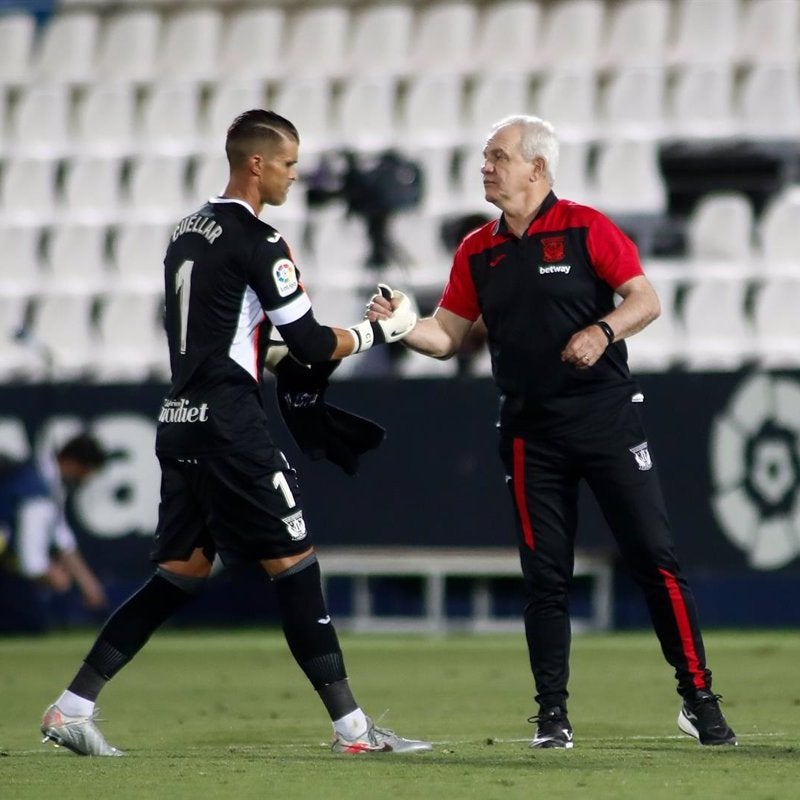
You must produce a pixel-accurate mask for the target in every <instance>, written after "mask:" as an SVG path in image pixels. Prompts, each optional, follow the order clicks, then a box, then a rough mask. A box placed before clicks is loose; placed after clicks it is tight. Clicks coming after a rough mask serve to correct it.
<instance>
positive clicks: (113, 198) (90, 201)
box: [59, 155, 124, 224]
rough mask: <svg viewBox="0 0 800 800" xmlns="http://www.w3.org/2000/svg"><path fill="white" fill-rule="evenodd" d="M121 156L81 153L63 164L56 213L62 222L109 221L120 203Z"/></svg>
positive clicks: (116, 212) (118, 211)
mask: <svg viewBox="0 0 800 800" xmlns="http://www.w3.org/2000/svg"><path fill="white" fill-rule="evenodd" d="M123 169H124V161H123V159H120V158H116V157H114V156H94V155H84V156H78V157H76V158H74V159H71V160H70V161H69V162H67V164H66V169H65V174H64V179H63V180H64V186H63V196H62V203H61V204H60V206H59V216H60V218H61V220H62V221H64V222H72V223H75V222H84V223H93V224H97V223H111V222H115V221H116V220H117V218H118V217H119V214H120V211H121V202H122V175H123Z"/></svg>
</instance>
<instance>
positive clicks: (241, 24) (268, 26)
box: [217, 6, 286, 82]
mask: <svg viewBox="0 0 800 800" xmlns="http://www.w3.org/2000/svg"><path fill="white" fill-rule="evenodd" d="M285 38H286V12H285V11H284V9H283V8H280V7H276V6H244V7H242V8H238V9H234V10H232V11H231V12H230V14H229V15H228V20H227V24H226V25H225V27H224V29H223V32H222V38H221V41H220V53H219V61H218V67H219V73H218V76H217V77H218V78H220V77H221V76H225V80H232V81H234V82H238V81H242V80H246V81H251V80H258V81H266V80H275V79H276V78H279V77H281V76H282V75H283V72H284V64H283V55H284V41H285ZM254 54H257V57H254Z"/></svg>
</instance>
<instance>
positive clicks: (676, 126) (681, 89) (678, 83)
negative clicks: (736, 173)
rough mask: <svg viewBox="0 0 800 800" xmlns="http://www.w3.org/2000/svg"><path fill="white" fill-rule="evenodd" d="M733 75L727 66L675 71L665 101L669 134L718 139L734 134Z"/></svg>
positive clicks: (735, 130) (704, 66)
mask: <svg viewBox="0 0 800 800" xmlns="http://www.w3.org/2000/svg"><path fill="white" fill-rule="evenodd" d="M733 109H734V72H733V69H732V67H731V66H730V65H728V64H689V65H686V66H685V67H680V68H678V69H677V70H676V75H675V83H674V86H673V87H672V89H671V91H670V92H669V95H668V98H667V111H668V113H667V122H668V126H669V130H668V135H670V136H675V137H678V138H682V139H692V138H698V139H702V138H721V137H727V136H732V135H733V134H735V133H736V132H737V129H736V122H735V119H734V113H733Z"/></svg>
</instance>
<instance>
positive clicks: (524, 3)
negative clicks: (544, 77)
mask: <svg viewBox="0 0 800 800" xmlns="http://www.w3.org/2000/svg"><path fill="white" fill-rule="evenodd" d="M541 23H542V8H541V4H540V3H538V2H530V0H505V2H499V3H490V4H489V5H488V6H486V7H485V8H484V10H483V12H482V16H481V18H480V20H479V24H478V30H477V34H476V36H477V42H476V46H475V55H474V57H473V61H474V64H475V67H476V74H477V76H478V77H479V78H480V76H482V75H483V76H486V75H491V74H501V75H517V76H519V77H520V78H526V77H529V76H530V74H531V72H532V71H533V68H534V65H535V64H536V56H535V53H536V46H537V43H538V41H539V31H540V29H541Z"/></svg>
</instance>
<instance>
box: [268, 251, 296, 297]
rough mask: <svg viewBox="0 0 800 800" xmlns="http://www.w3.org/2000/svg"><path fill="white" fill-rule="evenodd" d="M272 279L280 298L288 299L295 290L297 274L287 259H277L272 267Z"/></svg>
mask: <svg viewBox="0 0 800 800" xmlns="http://www.w3.org/2000/svg"><path fill="white" fill-rule="evenodd" d="M272 279H273V280H274V281H275V288H276V289H277V290H278V294H279V295H280V296H281V297H288V296H289V295H290V294H292V293H293V292H295V291H296V290H297V273H296V272H295V270H294V264H293V263H292V262H291V261H290V260H289V259H288V258H279V259H278V260H277V261H276V262H275V263H274V264H273V265H272Z"/></svg>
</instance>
